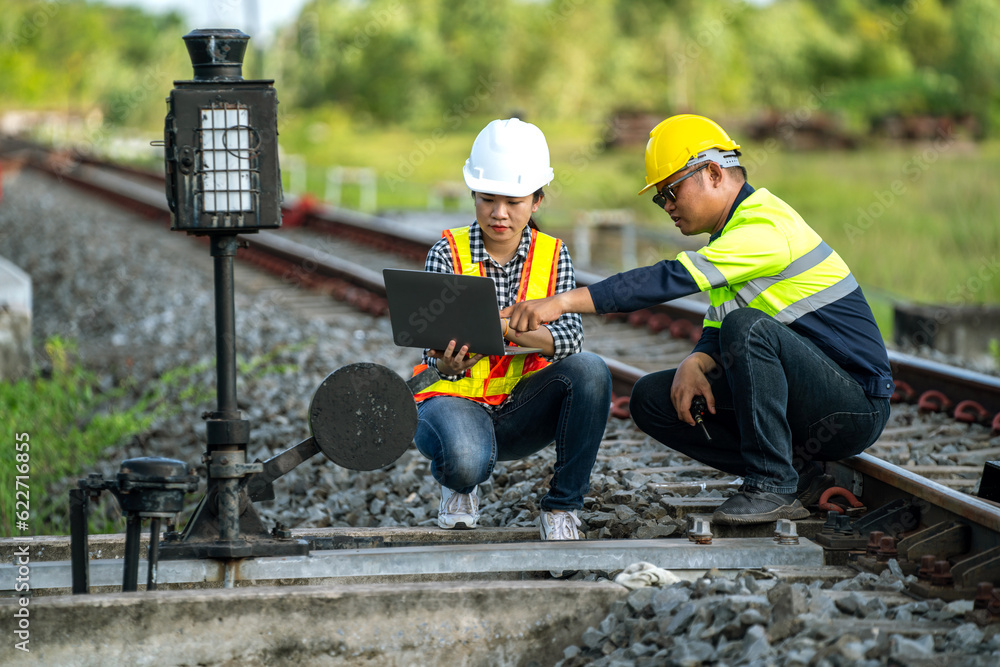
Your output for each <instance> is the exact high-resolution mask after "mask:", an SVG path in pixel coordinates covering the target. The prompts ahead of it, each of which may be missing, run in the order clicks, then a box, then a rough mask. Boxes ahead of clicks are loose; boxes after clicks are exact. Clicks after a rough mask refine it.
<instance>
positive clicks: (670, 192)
mask: <svg viewBox="0 0 1000 667" xmlns="http://www.w3.org/2000/svg"><path fill="white" fill-rule="evenodd" d="M710 164H712V163H711V162H706V163H705V164H703V165H701V166H700V167H698V168H697V169H695V170H694V171H692V172H691V173H690V174H684V175H683V176H681V177H680V178H678V179H677V180H676V181H674V182H673V183H670V184H669V185H665V186H664V187H663V189H662V190H658V191H657V192H656V194H655V195H653V203H654V204H656V207H657V208H663V207H664V206H666V205H667V202H668V201H670V202H675V201H677V193H676V192H674V188H676V187H677V186H678V185H680V182H681V181H683V180H684V179H685V178H691V177H692V176H694V175H695V174H697V173H698V172H699V171H701V170H702V169H704V168H705V167H707V166H708V165H710Z"/></svg>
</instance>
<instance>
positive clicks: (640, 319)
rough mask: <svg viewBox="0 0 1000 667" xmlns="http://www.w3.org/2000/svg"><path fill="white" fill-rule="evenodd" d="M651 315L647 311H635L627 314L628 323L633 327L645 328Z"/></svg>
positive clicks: (644, 309)
mask: <svg viewBox="0 0 1000 667" xmlns="http://www.w3.org/2000/svg"><path fill="white" fill-rule="evenodd" d="M650 315H652V313H650V312H649V309H647V308H643V309H642V310H637V311H635V312H632V313H629V316H628V323H629V324H631V325H632V326H634V327H641V326H645V324H646V322H648V321H649V317H650Z"/></svg>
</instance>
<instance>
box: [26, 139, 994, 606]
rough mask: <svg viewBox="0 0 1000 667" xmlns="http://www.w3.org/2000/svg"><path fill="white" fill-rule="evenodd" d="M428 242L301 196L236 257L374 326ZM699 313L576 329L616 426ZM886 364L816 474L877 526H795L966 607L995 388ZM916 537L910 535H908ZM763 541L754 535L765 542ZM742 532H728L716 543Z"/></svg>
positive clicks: (127, 200) (978, 380)
mask: <svg viewBox="0 0 1000 667" xmlns="http://www.w3.org/2000/svg"><path fill="white" fill-rule="evenodd" d="M24 150H28V149H24ZM24 157H25V159H26V160H27V161H28V163H29V164H30V165H31V166H33V167H36V168H39V169H42V170H43V171H46V172H47V173H49V174H50V175H53V176H55V177H58V178H59V179H61V180H62V181H63V182H66V183H70V184H72V185H75V186H78V187H82V188H85V189H87V190H89V191H91V192H95V193H98V194H100V195H101V196H104V197H107V198H109V199H112V200H114V201H116V202H117V203H119V204H122V205H124V206H127V207H129V208H130V209H132V210H134V211H136V212H137V213H140V214H142V215H144V216H147V217H150V218H153V219H155V220H159V221H161V222H162V221H165V220H167V219H169V212H168V211H167V207H166V201H165V198H164V196H163V192H162V179H161V178H158V177H157V176H156V175H150V174H148V173H145V172H141V171H135V170H130V169H123V168H120V167H114V166H111V165H102V164H99V163H96V162H92V161H76V160H72V159H66V158H65V157H59V156H55V157H54V156H52V155H45V154H40V153H37V152H32V153H31V154H24ZM438 237H439V231H435V230H431V229H426V230H421V229H415V228H413V227H412V226H408V225H403V224H400V223H397V222H394V221H392V220H386V219H381V218H377V217H372V216H364V215H361V214H357V213H353V212H349V211H343V210H338V209H332V208H329V207H326V206H323V205H322V204H319V203H317V202H315V201H312V200H310V199H308V198H299V199H297V200H295V201H293V202H290V203H289V206H288V207H287V208H286V211H285V227H284V228H283V229H282V230H281V231H279V232H260V233H258V234H253V235H247V236H245V237H243V240H244V242H245V243H246V247H245V249H244V250H241V252H240V256H241V257H242V258H243V259H245V260H248V261H250V262H252V263H254V264H256V265H258V266H260V267H263V268H265V269H267V270H269V271H272V272H274V273H276V274H277V275H279V276H281V278H282V280H283V281H285V282H295V283H298V284H301V285H304V286H306V287H309V288H312V289H314V290H319V291H320V292H323V293H328V294H330V295H332V296H334V297H335V298H337V299H338V300H340V301H344V302H347V303H349V304H350V305H351V306H353V307H355V308H358V309H360V310H363V311H366V312H369V313H372V314H374V315H384V314H385V313H386V312H387V308H386V304H385V299H384V296H385V294H384V285H383V283H382V278H381V273H380V269H381V268H384V267H387V266H394V267H401V268H420V267H421V266H422V263H423V258H424V255H425V254H426V250H427V248H428V247H429V246H430V245H431V244H432V243H433V242H434V241H435V240H436V239H437V238H438ZM577 277H578V282H579V283H580V284H583V285H585V284H588V283H590V282H593V281H596V280H599V279H600V276H597V275H592V274H589V273H587V272H582V271H578V274H577ZM704 310H705V305H704V304H703V303H702V302H700V301H698V300H696V299H684V300H678V301H674V302H671V303H669V304H662V305H661V306H658V307H656V308H650V309H647V310H645V311H640V312H638V313H633V314H630V315H628V316H627V317H596V316H595V317H589V318H586V320H585V330H586V332H587V349H589V350H591V351H594V352H597V353H598V354H601V355H602V356H603V357H604V358H605V359H606V361H607V362H608V365H609V367H610V368H611V370H612V373H613V377H614V387H615V392H616V394H617V397H616V400H615V405H614V414H615V415H616V416H618V417H627V396H628V394H629V392H630V389H631V386H632V385H633V384H634V382H635V381H636V380H637V379H638V378H639V377H640V376H641V375H642V374H643V373H645V372H648V371H651V370H655V369H662V368H665V367H670V366H671V365H676V364H677V363H678V362H679V361H680V360H682V359H683V358H684V357H685V356H686V355H687V354H688V353H689V351H690V349H691V344H692V341H693V340H696V339H697V337H698V334H699V333H700V323H701V320H702V316H703V314H704ZM637 351H638V352H637ZM890 362H891V364H892V369H893V373H894V378H895V379H896V381H897V385H898V386H899V388H900V389H899V391H898V392H897V394H898V395H897V396H896V397H895V399H896V401H897V402H896V403H895V405H894V415H895V418H894V421H893V422H892V423H891V426H890V428H888V429H887V430H886V432H885V433H884V434H883V436H882V438H881V439H880V440H879V441H878V442H877V443H876V444H875V445H874V446H873V447H872V448H871V449H870V450H869V453H866V454H863V455H860V456H857V457H853V458H851V459H848V460H846V461H842V462H838V463H834V464H829V465H828V471H829V472H831V473H832V474H834V475H835V477H836V478H837V480H838V483H839V485H840V486H841V487H843V488H844V489H847V490H848V491H851V492H852V493H853V494H854V495H855V496H859V497H863V498H864V499H865V502H866V503H867V505H868V509H869V510H878V511H879V512H882V513H883V516H881V517H876V518H875V520H872V521H870V522H869V523H868V524H866V525H864V526H863V528H862V529H861V531H853V532H851V531H849V530H848V528H847V526H846V524H845V523H844V522H843V521H841V522H840V523H838V522H837V521H836V520H835V519H831V518H828V519H827V520H826V521H825V522H824V521H823V520H822V518H820V519H815V520H813V521H812V523H811V524H809V522H804V523H803V524H802V526H800V529H799V533H800V534H802V535H807V536H810V537H815V538H817V539H819V540H820V541H821V543H822V544H823V546H824V547H825V548H826V549H827V552H828V554H831V553H832V554H841V556H842V558H841V560H840V561H838V560H837V559H838V557H837V556H834V557H832V558H831V557H828V560H830V561H832V562H846V556H847V554H848V553H851V552H853V553H855V555H856V554H857V552H859V551H864V550H866V547H867V541H868V540H870V539H871V537H870V536H871V535H873V534H877V533H882V535H880V536H879V537H882V536H892V537H898V538H900V540H899V541H898V553H899V555H898V557H899V559H900V562H902V563H907V564H908V565H907V567H909V568H911V571H912V572H914V573H917V572H918V571H919V567H920V566H921V562H922V561H923V563H922V564H923V565H924V566H926V565H927V562H926V557H927V556H933V557H934V559H933V563H932V566H934V563H937V562H939V561H944V562H946V563H948V565H947V567H949V568H951V569H953V570H954V571H955V572H956V574H955V575H953V577H952V580H951V583H949V584H948V585H943V586H932V585H931V584H929V583H928V584H927V587H928V590H927V593H928V595H937V596H939V597H940V596H952V597H955V596H963V595H964V596H969V595H970V591H971V590H973V589H974V588H975V586H976V584H977V583H978V582H979V581H993V582H995V583H998V584H1000V509H998V506H997V505H996V504H994V503H991V502H989V501H986V500H983V499H980V498H977V497H975V496H972V495H970V494H971V493H973V492H976V491H978V490H979V485H980V478H981V477H982V472H983V463H984V462H985V461H988V460H992V459H996V458H1000V447H997V446H996V440H995V439H994V438H995V436H996V434H997V431H998V430H1000V379H998V378H995V377H991V376H987V375H984V374H980V373H975V372H971V371H966V370H963V369H958V368H954V367H950V366H946V365H944V364H940V363H936V362H931V361H927V360H922V359H919V358H916V357H912V356H909V355H903V354H899V353H895V352H890ZM635 460H636V461H640V460H641V461H642V463H641V465H640V464H637V465H636V470H637V471H641V472H642V473H643V474H646V475H655V474H656V473H657V472H666V471H667V468H666V467H664V469H663V470H659V469H658V468H657V467H656V456H653V457H650V456H648V455H644V454H642V453H640V452H637V453H636V456H635ZM682 472H686V473H690V474H692V475H704V474H706V473H708V472H709V470H708V469H703V468H702V467H699V466H692V467H691V470H688V471H682ZM649 484H652V485H654V486H657V485H658V486H657V489H658V490H659V491H660V492H662V494H663V497H664V498H665V499H669V498H676V499H678V500H683V499H684V498H685V497H687V494H688V493H689V491H691V490H697V489H705V488H706V487H705V484H709V485H713V484H714V485H716V486H717V488H719V489H726V488H729V487H731V486H732V484H733V482H732V480H725V479H718V480H715V481H711V480H710V481H708V482H697V481H676V480H674V479H673V478H671V479H670V480H669V481H662V482H658V481H655V480H654V481H651V482H649ZM667 505H670V503H669V502H668V503H667ZM678 508H680V509H678ZM710 510H711V504H709V505H705V504H704V503H702V504H698V503H697V502H692V503H688V505H687V506H686V507H685V503H684V502H676V503H674V504H673V506H672V509H671V511H675V512H678V515H679V516H685V515H688V516H692V517H693V516H696V515H697V513H698V511H702V512H705V511H710ZM870 514H877V512H870ZM807 524H809V525H807ZM918 527H919V528H920V530H921V531H922V532H915V531H916V530H917V528H918ZM770 530H772V529H771V528H770V527H766V528H764V529H763V534H765V535H766V534H768V531H770ZM757 532H758V533H760V532H761V531H760V530H758V531H757ZM753 533H754V531H753V530H750V531H746V530H742V531H741V530H736V529H733V530H728V529H726V530H723V532H719V533H718V534H717V535H716V536H717V537H718V536H723V537H724V536H727V535H737V534H738V535H748V534H753ZM873 546H874V547H875V548H867V552H868V553H867V556H866V557H867V558H869V559H870V560H871V563H868V565H869V566H871V567H872V568H874V569H876V570H878V568H879V567H880V563H882V565H881V567H884V562H885V559H884V558H882V556H880V554H879V548H881V547H883V546H884V547H886V549H884V551H885V552H886V553H890V549H891V548H895V547H896V541H895V540H894V541H893V544H891V545H889V544H886V545H882V544H881V543H879V544H875V545H873ZM935 549H936V550H935ZM882 555H884V554H882ZM937 567H944V566H937ZM939 579H941V580H943V579H942V578H940V577H939Z"/></svg>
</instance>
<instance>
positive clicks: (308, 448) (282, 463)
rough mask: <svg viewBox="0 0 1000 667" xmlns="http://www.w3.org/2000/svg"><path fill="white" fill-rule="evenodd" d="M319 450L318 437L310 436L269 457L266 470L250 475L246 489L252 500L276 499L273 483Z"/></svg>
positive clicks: (265, 463)
mask: <svg viewBox="0 0 1000 667" xmlns="http://www.w3.org/2000/svg"><path fill="white" fill-rule="evenodd" d="M317 452H319V445H318V444H316V438H315V437H309V438H306V439H305V440H303V441H302V442H300V443H299V444H297V445H295V446H294V447H289V448H288V449H286V450H285V451H283V452H281V453H280V454H278V455H277V456H273V457H271V458H269V459H268V460H267V461H265V462H264V472H261V473H257V474H256V475H252V476H250V480H249V481H248V482H247V487H246V491H247V495H248V496H249V497H250V500H251V501H253V502H257V501H260V500H274V486H273V485H272V484H271V483H272V482H273V481H274V480H276V479H278V478H279V477H281V476H282V475H284V474H285V473H286V472H288V471H289V470H291V469H292V468H294V467H295V466H297V465H299V464H300V463H302V462H303V461H305V460H306V459H308V458H310V457H312V456H313V455H315V454H316V453H317Z"/></svg>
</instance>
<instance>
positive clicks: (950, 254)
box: [281, 110, 1000, 322]
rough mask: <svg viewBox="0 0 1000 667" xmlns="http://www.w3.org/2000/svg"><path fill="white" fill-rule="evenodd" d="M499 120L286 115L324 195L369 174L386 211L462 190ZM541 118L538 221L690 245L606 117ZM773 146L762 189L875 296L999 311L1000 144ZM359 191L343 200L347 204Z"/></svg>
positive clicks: (287, 131)
mask: <svg viewBox="0 0 1000 667" xmlns="http://www.w3.org/2000/svg"><path fill="white" fill-rule="evenodd" d="M489 120H490V119H488V118H468V119H465V122H464V124H463V126H462V127H459V128H454V129H452V128H444V127H442V128H435V127H427V128H421V129H418V130H414V129H402V128H390V129H385V128H377V127H369V126H365V125H362V124H358V123H355V122H352V121H350V120H349V119H347V118H346V117H344V116H343V115H341V114H338V113H337V112H334V111H329V110H328V111H313V112H310V113H309V114H308V115H307V114H302V115H299V116H297V117H295V118H294V119H292V120H289V121H287V122H286V127H284V128H283V129H282V135H281V143H282V146H283V149H284V150H285V151H286V153H288V154H295V155H301V156H303V157H304V159H305V160H306V162H307V164H308V165H309V169H310V171H309V174H310V176H309V180H308V185H309V190H310V191H312V192H313V193H315V194H317V195H320V196H321V195H322V194H323V191H324V188H323V185H324V183H325V169H326V167H327V166H330V165H335V164H341V165H347V166H366V167H371V168H374V169H375V170H376V171H377V173H378V175H379V189H378V197H379V207H380V208H383V209H393V208H423V207H425V206H426V201H427V192H428V190H429V188H431V187H432V186H434V184H435V183H438V182H440V181H454V182H459V183H460V182H461V180H462V176H461V168H462V164H463V163H464V162H465V159H466V158H467V157H468V151H469V148H470V146H471V144H472V141H473V139H474V138H475V135H476V133H477V132H478V131H479V129H481V128H482V127H483V126H484V125H485V124H486V122H488V121H489ZM531 120H533V121H534V122H536V123H537V124H538V125H539V126H540V127H541V128H543V130H544V131H545V133H546V137H547V140H548V142H549V147H550V151H551V154H552V163H553V168H554V169H555V173H556V180H555V181H554V182H553V184H552V185H551V186H550V187H549V188H547V192H548V195H549V196H547V197H546V200H545V202H544V204H543V208H542V211H541V213H540V219H541V220H542V221H543V224H544V226H545V227H546V228H547V229H552V230H556V231H562V232H563V233H565V232H566V231H568V230H569V229H570V228H571V226H572V225H573V222H574V220H575V219H576V217H577V215H578V213H579V212H580V211H583V210H590V209H606V208H625V209H629V210H631V211H632V212H633V214H634V217H635V219H636V221H637V222H638V223H639V224H640V225H642V226H644V227H647V228H651V229H661V230H662V231H663V235H664V238H665V239H667V240H668V242H669V239H670V238H675V239H676V240H677V242H678V244H685V243H690V239H683V238H682V237H680V236H679V235H678V234H677V232H675V231H674V230H673V229H672V227H671V226H670V225H668V224H665V223H666V220H665V218H664V217H663V215H662V214H659V213H657V211H656V209H655V207H654V206H653V205H652V204H651V203H650V202H649V198H648V197H646V196H643V197H637V196H636V192H638V190H639V189H640V187H641V186H642V185H643V156H642V151H643V149H642V147H641V146H633V147H629V148H623V149H614V150H606V149H605V148H604V147H603V145H602V144H601V142H600V140H599V137H600V135H601V132H602V129H603V128H602V126H600V125H599V124H596V123H595V124H587V123H583V122H575V123H572V122H570V123H567V122H546V121H545V120H543V119H531ZM766 148H767V145H766V144H763V143H762V144H761V145H760V146H752V145H749V142H744V162H746V163H747V164H748V165H749V166H750V167H751V177H750V181H751V183H752V184H753V185H754V186H755V187H766V188H768V189H769V190H770V191H771V192H773V193H774V194H776V195H778V196H779V197H781V198H782V199H785V200H786V201H788V202H789V203H790V204H791V205H792V206H794V207H795V208H796V209H797V210H798V211H799V212H800V213H801V214H802V216H803V217H804V218H805V219H806V221H807V222H809V224H811V225H812V226H813V227H814V228H815V229H816V230H817V231H818V232H819V233H820V234H821V235H822V236H823V237H824V239H826V240H827V242H828V243H830V245H831V246H833V247H834V248H835V249H836V250H837V251H838V252H839V253H840V254H841V256H843V257H844V259H845V260H846V261H847V263H848V264H849V265H850V266H851V269H852V270H853V272H854V273H855V275H856V276H857V278H858V281H859V282H860V283H861V284H862V285H863V286H864V287H865V289H866V292H867V293H868V294H869V296H870V297H871V298H872V300H873V301H882V300H884V301H886V302H891V301H892V300H909V301H916V302H926V303H947V304H952V305H961V304H984V303H985V304H996V303H1000V264H998V261H1000V224H998V221H997V217H998V213H997V212H998V211H1000V189H998V188H996V187H995V184H994V178H995V174H996V173H997V171H998V167H1000V144H997V143H990V144H971V143H965V142H954V143H949V142H944V141H942V142H937V143H929V144H920V145H917V144H914V145H909V146H895V147H892V146H889V147H885V146H871V147H868V148H865V149H861V150H857V151H837V152H829V151H818V152H786V151H782V150H776V151H773V152H768V151H767V150H766ZM286 176H287V174H286ZM286 184H287V181H286ZM352 196H354V197H356V195H354V194H353V193H349V192H347V193H345V197H344V201H345V204H349V203H350V201H351V197H352ZM675 235H676V236H675ZM567 238H571V237H567ZM706 238H707V237H706ZM642 250H643V251H644V252H643V253H641V259H643V260H647V261H651V260H652V258H651V257H650V256H649V255H650V252H651V250H650V249H649V248H643V249H642ZM663 252H665V253H668V254H667V256H670V254H671V253H673V252H675V250H674V249H671V248H670V247H669V246H665V247H664V248H663ZM876 310H879V311H880V312H881V311H884V310H885V308H884V307H878V308H876ZM880 320H882V321H883V322H885V321H886V320H885V319H884V318H883V317H880Z"/></svg>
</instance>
